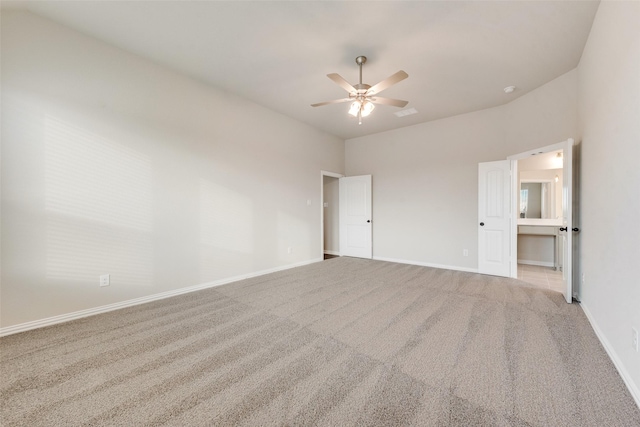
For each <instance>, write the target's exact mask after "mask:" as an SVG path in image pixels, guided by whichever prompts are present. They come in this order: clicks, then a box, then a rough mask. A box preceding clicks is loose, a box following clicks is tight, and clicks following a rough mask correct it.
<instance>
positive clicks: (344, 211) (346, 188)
mask: <svg viewBox="0 0 640 427" xmlns="http://www.w3.org/2000/svg"><path fill="white" fill-rule="evenodd" d="M340 255H342V256H351V257H357V258H369V259H370V258H371V256H372V249H371V175H361V176H349V177H344V178H340Z"/></svg>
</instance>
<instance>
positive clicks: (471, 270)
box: [373, 256, 478, 273]
mask: <svg viewBox="0 0 640 427" xmlns="http://www.w3.org/2000/svg"><path fill="white" fill-rule="evenodd" d="M373 259H374V260H376V261H387V262H397V263H398V264H412V265H419V266H421V267H432V268H441V269H444V270H455V271H465V272H468V273H477V272H478V269H477V268H467V267H458V266H455V265H442V264H431V263H428V262H420V261H409V260H406V259H396V258H385V257H379V256H374V257H373Z"/></svg>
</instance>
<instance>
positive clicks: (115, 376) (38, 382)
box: [0, 258, 640, 427]
mask: <svg viewBox="0 0 640 427" xmlns="http://www.w3.org/2000/svg"><path fill="white" fill-rule="evenodd" d="M0 348H1V357H2V360H1V362H2V364H1V374H2V378H1V379H2V388H1V389H2V395H1V398H2V408H1V416H2V425H3V426H58V425H64V426H71V425H87V426H89V425H91V426H98V425H118V426H141V425H175V426H185V425H190V426H198V425H203V426H204V425H207V426H213V425H215V426H236V425H254V426H268V425H297V426H312V425H322V426H350V425H354V426H355V425H358V426H360V425H362V426H403V425H407V426H410V425H412V426H456V425H459V426H484V425H486V426H581V427H584V426H598V427H602V426H640V411H639V410H638V407H637V406H636V405H635V403H634V401H633V399H632V397H631V396H630V394H629V392H628V390H627V389H626V388H625V386H624V384H623V382H622V380H621V378H620V376H619V375H618V373H617V372H616V370H615V368H614V366H613V365H612V363H611V361H610V360H609V359H608V357H607V355H606V353H605V352H604V350H603V348H602V346H601V345H600V343H599V341H598V339H597V338H596V336H595V334H594V332H593V330H592V329H591V327H590V325H589V323H588V321H587V319H586V318H585V316H584V314H583V312H582V310H581V308H580V306H578V305H576V304H571V305H569V304H566V303H565V302H564V301H563V298H562V296H561V295H560V294H557V293H554V292H551V291H545V290H539V289H534V288H530V287H527V286H526V285H525V284H524V283H523V282H520V281H517V280H511V279H502V278H496V277H490V276H482V275H479V274H471V273H463V272H454V271H449V270H439V269H433V268H426V267H418V266H411V265H402V264H394V263H387V262H380V261H369V260H359V259H353V258H336V259H332V260H328V261H324V262H321V263H317V264H313V265H310V266H306V267H301V268H296V269H291V270H287V271H283V272H279V273H275V274H270V275H267V276H262V277H258V278H253V279H249V280H244V281H241V282H237V283H233V284H230V285H227V286H222V287H218V288H213V289H209V290H205V291H200V292H196V293H191V294H186V295H182V296H179V297H175V298H171V299H166V300H162V301H157V302H154V303H150V304H146V305H141V306H137V307H132V308H128V309H124V310H120V311H116V312H111V313H107V314H103V315H99V316H94V317H90V318H86V319H82V320H78V321H74V322H70V323H67V324H62V325H58V326H53V327H49V328H44V329H40V330H35V331H30V332H26V333H22V334H17V335H13V336H8V337H5V338H2V339H1V340H0Z"/></svg>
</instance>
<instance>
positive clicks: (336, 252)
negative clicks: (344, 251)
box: [324, 249, 340, 256]
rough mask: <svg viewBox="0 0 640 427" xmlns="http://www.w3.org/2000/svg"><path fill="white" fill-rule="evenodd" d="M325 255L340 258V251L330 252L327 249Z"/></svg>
mask: <svg viewBox="0 0 640 427" xmlns="http://www.w3.org/2000/svg"><path fill="white" fill-rule="evenodd" d="M324 253H325V254H327V255H335V256H340V251H328V250H326V249H325V251H324Z"/></svg>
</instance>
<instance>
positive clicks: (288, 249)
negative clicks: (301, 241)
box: [287, 246, 293, 254]
mask: <svg viewBox="0 0 640 427" xmlns="http://www.w3.org/2000/svg"><path fill="white" fill-rule="evenodd" d="M291 252H293V251H292V250H291V246H289V247H288V248H287V253H288V254H290V253H291Z"/></svg>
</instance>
